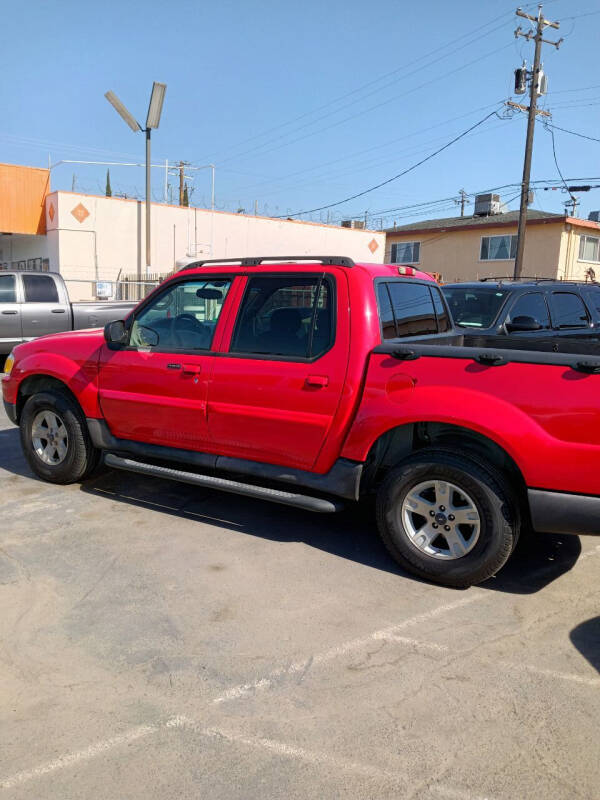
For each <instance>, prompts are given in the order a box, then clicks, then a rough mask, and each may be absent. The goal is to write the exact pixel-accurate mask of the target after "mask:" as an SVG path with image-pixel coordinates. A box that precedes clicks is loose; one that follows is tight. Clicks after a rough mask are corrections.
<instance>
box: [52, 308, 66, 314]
mask: <svg viewBox="0 0 600 800" xmlns="http://www.w3.org/2000/svg"><path fill="white" fill-rule="evenodd" d="M52 313H53V314H66V313H67V312H66V311H65V309H64V308H53V309H52Z"/></svg>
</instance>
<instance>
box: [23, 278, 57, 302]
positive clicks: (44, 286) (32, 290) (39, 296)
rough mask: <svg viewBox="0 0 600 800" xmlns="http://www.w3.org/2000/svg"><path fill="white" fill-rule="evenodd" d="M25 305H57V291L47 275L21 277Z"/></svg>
mask: <svg viewBox="0 0 600 800" xmlns="http://www.w3.org/2000/svg"><path fill="white" fill-rule="evenodd" d="M23 286H24V288H25V302H26V303H58V291H57V289H56V284H55V283H54V280H53V279H52V278H51V277H50V276H49V275H23Z"/></svg>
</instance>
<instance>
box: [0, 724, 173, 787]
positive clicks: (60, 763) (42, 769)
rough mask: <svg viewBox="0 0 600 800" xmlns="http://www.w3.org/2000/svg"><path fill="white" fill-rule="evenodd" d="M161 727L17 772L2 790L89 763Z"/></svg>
mask: <svg viewBox="0 0 600 800" xmlns="http://www.w3.org/2000/svg"><path fill="white" fill-rule="evenodd" d="M159 727H160V726H159V725H139V726H138V727H137V728H131V730H129V731H125V733H121V734H118V735H117V736H112V737H111V738H110V739H103V740H102V741H100V742H96V744H91V745H90V746H89V747H86V748H85V749H83V750H76V751H75V752H74V753H66V754H65V755H62V756H58V758H55V759H53V760H52V761H48V762H47V763H46V764H42V765H41V766H39V767H34V769H26V770H23V772H17V773H16V774H15V775H11V776H10V777H9V778H4V780H2V781H1V782H0V789H12V788H13V787H14V786H19V785H20V784H21V783H27V781H30V780H32V779H33V778H39V777H40V776H41V775H47V774H48V773H50V772H56V771H57V770H59V769H64V768H65V767H71V766H73V765H74V764H78V763H79V762H80V761H89V760H90V759H92V758H95V757H96V756H99V755H102V753H106V752H107V751H108V750H112V749H114V748H115V747H119V746H120V745H122V744H129V743H130V742H135V741H136V739H142V738H143V737H144V736H149V735H150V734H151V733H156V732H157V731H158V730H159Z"/></svg>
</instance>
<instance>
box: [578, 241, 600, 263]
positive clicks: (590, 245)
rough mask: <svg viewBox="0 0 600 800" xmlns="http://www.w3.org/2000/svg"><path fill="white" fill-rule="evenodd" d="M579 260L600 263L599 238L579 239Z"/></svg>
mask: <svg viewBox="0 0 600 800" xmlns="http://www.w3.org/2000/svg"><path fill="white" fill-rule="evenodd" d="M579 260H580V261H593V262H594V263H596V264H598V263H600V239H599V238H598V237H597V236H580V237H579Z"/></svg>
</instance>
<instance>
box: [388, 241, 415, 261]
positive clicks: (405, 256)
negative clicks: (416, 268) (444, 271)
mask: <svg viewBox="0 0 600 800" xmlns="http://www.w3.org/2000/svg"><path fill="white" fill-rule="evenodd" d="M420 256H421V242H398V243H397V244H393V245H392V258H391V262H392V264H418V263H419V259H420Z"/></svg>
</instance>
